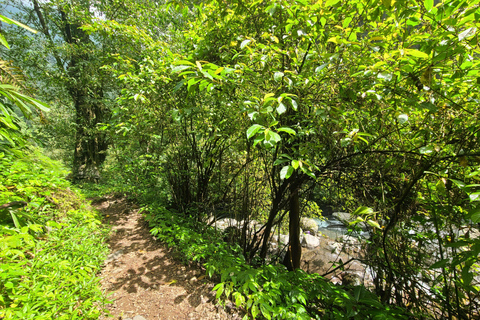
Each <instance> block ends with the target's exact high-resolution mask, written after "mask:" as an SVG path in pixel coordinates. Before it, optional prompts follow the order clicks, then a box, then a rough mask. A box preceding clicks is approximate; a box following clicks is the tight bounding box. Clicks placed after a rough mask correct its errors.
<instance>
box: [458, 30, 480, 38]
mask: <svg viewBox="0 0 480 320" xmlns="http://www.w3.org/2000/svg"><path fill="white" fill-rule="evenodd" d="M475 32H477V28H475V27H471V28H468V29H467V30H465V31H463V32H461V33H460V34H459V35H458V41H462V40H463V39H465V38H469V37H471V36H473V35H475Z"/></svg>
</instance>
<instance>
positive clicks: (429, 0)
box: [423, 0, 433, 11]
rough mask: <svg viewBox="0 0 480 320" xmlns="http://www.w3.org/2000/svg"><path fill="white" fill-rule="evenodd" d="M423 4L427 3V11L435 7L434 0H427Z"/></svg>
mask: <svg viewBox="0 0 480 320" xmlns="http://www.w3.org/2000/svg"><path fill="white" fill-rule="evenodd" d="M423 4H424V5H425V9H427V11H430V10H431V9H432V8H433V0H425V2H424V3H423Z"/></svg>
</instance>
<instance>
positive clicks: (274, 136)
mask: <svg viewBox="0 0 480 320" xmlns="http://www.w3.org/2000/svg"><path fill="white" fill-rule="evenodd" d="M268 135H269V136H268ZM268 135H267V136H266V137H265V140H267V141H270V140H272V141H274V142H275V143H276V142H280V141H281V140H282V138H281V137H280V135H279V134H278V133H276V132H273V131H270V132H269V133H268Z"/></svg>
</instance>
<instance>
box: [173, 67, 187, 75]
mask: <svg viewBox="0 0 480 320" xmlns="http://www.w3.org/2000/svg"><path fill="white" fill-rule="evenodd" d="M190 68H191V66H175V67H173V68H172V73H178V72H180V71H183V70H186V69H190Z"/></svg>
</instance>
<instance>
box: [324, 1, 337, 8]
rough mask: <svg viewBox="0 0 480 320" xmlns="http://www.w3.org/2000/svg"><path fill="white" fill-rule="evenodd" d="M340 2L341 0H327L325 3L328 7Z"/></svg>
mask: <svg viewBox="0 0 480 320" xmlns="http://www.w3.org/2000/svg"><path fill="white" fill-rule="evenodd" d="M339 2H340V0H327V2H326V3H325V6H326V7H330V6H334V5H336V4H337V3H339Z"/></svg>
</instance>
